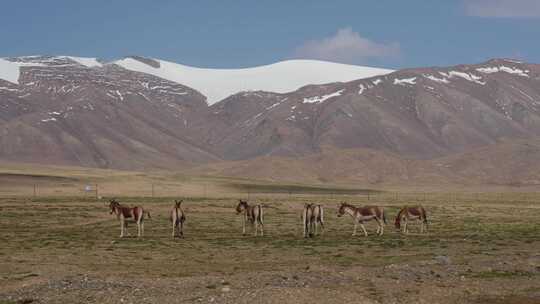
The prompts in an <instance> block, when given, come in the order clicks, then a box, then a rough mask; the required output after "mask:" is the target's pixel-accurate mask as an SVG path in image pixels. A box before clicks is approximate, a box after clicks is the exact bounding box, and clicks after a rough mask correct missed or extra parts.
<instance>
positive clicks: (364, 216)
mask: <svg viewBox="0 0 540 304" xmlns="http://www.w3.org/2000/svg"><path fill="white" fill-rule="evenodd" d="M345 213H347V214H348V215H350V216H351V217H352V219H353V221H354V230H353V234H352V235H353V236H355V235H356V226H357V224H360V227H362V230H363V231H364V235H365V236H368V233H367V231H366V228H365V227H364V222H367V221H370V220H375V221H376V222H377V225H378V227H377V234H378V235H383V233H384V224H386V216H385V214H384V208H383V207H379V206H365V207H355V206H353V205H351V204H347V203H345V202H342V203H341V205H340V206H339V209H338V217H341V216H343V215H344V214H345Z"/></svg>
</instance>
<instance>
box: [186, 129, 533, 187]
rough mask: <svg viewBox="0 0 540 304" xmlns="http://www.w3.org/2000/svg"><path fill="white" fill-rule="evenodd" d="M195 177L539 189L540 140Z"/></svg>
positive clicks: (246, 164)
mask: <svg viewBox="0 0 540 304" xmlns="http://www.w3.org/2000/svg"><path fill="white" fill-rule="evenodd" d="M190 172H191V173H195V174H208V175H221V176H231V177H242V178H256V179H266V180H273V181H288V182H305V183H340V184H354V185H362V186H366V185H369V186H379V187H385V186H414V187H422V186H436V185H461V186H478V185H492V186H512V187H514V186H539V185H540V139H535V140H519V139H518V140H506V141H502V142H500V143H497V144H494V145H490V146H487V147H481V148H478V149H474V150H472V151H470V152H466V153H460V154H456V155H452V156H449V157H441V158H435V159H430V160H414V159H405V158H402V157H399V156H398V155H395V154H391V153H385V152H380V151H374V150H369V149H345V150H342V149H335V148H328V149H326V148H325V149H323V151H322V152H321V153H318V154H312V155H308V156H303V157H279V156H266V157H259V158H255V159H250V160H243V161H230V162H220V163H213V164H208V165H203V166H200V167H197V168H195V169H192V170H191V171H190Z"/></svg>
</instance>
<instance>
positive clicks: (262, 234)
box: [260, 221, 264, 236]
mask: <svg viewBox="0 0 540 304" xmlns="http://www.w3.org/2000/svg"><path fill="white" fill-rule="evenodd" d="M260 224H261V236H264V224H263V222H262V221H261V222H260Z"/></svg>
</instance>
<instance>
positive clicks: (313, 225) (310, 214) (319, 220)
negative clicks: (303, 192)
mask: <svg viewBox="0 0 540 304" xmlns="http://www.w3.org/2000/svg"><path fill="white" fill-rule="evenodd" d="M318 224H321V233H324V209H323V207H322V206H321V205H315V204H305V205H304V210H302V225H303V226H304V237H305V238H307V237H312V236H314V235H317V232H318V231H317V230H318Z"/></svg>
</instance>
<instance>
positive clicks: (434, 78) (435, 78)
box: [423, 74, 450, 83]
mask: <svg viewBox="0 0 540 304" xmlns="http://www.w3.org/2000/svg"><path fill="white" fill-rule="evenodd" d="M423 76H424V77H425V78H427V79H429V80H432V81H435V82H439V83H450V81H448V79H446V78H438V77H435V76H433V75H431V74H424V75H423Z"/></svg>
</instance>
